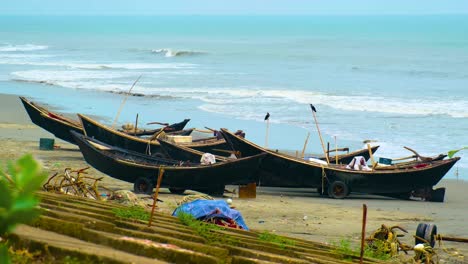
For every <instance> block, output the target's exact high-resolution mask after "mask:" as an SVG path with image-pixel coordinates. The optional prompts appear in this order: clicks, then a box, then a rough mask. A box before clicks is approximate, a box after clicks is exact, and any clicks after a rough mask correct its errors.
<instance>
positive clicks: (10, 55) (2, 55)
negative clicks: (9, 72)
mask: <svg viewBox="0 0 468 264" xmlns="http://www.w3.org/2000/svg"><path fill="white" fill-rule="evenodd" d="M51 57H54V55H48V54H17V53H0V58H1V59H23V60H30V59H44V58H51ZM0 63H1V62H0Z"/></svg>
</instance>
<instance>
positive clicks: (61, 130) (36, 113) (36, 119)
mask: <svg viewBox="0 0 468 264" xmlns="http://www.w3.org/2000/svg"><path fill="white" fill-rule="evenodd" d="M20 100H21V102H22V103H23V106H24V108H25V109H26V112H27V113H28V115H29V118H30V119H31V121H32V122H33V123H34V124H36V125H37V126H39V127H41V128H43V129H45V130H46V131H48V132H50V133H52V134H53V135H54V136H55V137H57V138H60V139H62V140H64V141H67V142H69V143H72V144H76V143H75V140H74V139H73V138H72V136H71V135H70V131H75V132H78V133H82V134H83V133H84V130H83V127H82V125H81V123H80V122H79V121H76V120H73V119H70V118H67V117H64V116H63V115H60V114H57V113H54V112H51V111H49V110H48V109H46V108H44V107H42V106H39V105H37V104H36V103H34V102H32V101H30V100H28V99H26V98H25V97H22V96H20ZM188 121H190V119H185V120H184V121H182V122H179V123H175V124H172V125H168V126H167V127H165V128H159V129H155V130H145V131H146V132H147V133H150V132H151V131H154V132H155V133H156V132H159V131H161V130H162V129H164V131H166V128H168V129H167V133H168V134H172V135H190V133H192V131H193V128H192V129H186V130H181V129H179V128H182V129H183V127H185V125H186V124H187V122H188ZM153 134H154V133H153Z"/></svg>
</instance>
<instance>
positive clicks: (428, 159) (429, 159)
mask: <svg viewBox="0 0 468 264" xmlns="http://www.w3.org/2000/svg"><path fill="white" fill-rule="evenodd" d="M404 148H405V149H407V150H409V151H411V152H413V153H414V155H416V157H418V158H419V159H420V160H421V161H432V160H433V158H431V157H424V156H421V155H419V153H417V152H416V151H415V150H414V149H411V148H409V147H406V146H404Z"/></svg>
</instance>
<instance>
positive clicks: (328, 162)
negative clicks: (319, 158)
mask: <svg viewBox="0 0 468 264" xmlns="http://www.w3.org/2000/svg"><path fill="white" fill-rule="evenodd" d="M310 106H311V107H313V106H312V105H310ZM314 109H315V108H312V115H313V116H314V120H315V126H317V131H318V134H319V137H320V143H322V149H323V154H325V158H326V159H327V164H330V160H329V159H328V155H327V151H326V150H325V145H324V144H323V139H322V134H321V133H320V128H319V125H318V122H317V117H316V116H315V111H314Z"/></svg>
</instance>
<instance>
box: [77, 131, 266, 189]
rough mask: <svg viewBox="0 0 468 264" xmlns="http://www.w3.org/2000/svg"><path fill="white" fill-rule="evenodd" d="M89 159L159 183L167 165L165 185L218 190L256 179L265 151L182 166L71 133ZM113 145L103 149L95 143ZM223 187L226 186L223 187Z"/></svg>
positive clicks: (104, 168)
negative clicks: (207, 163)
mask: <svg viewBox="0 0 468 264" xmlns="http://www.w3.org/2000/svg"><path fill="white" fill-rule="evenodd" d="M72 134H73V136H74V138H75V140H76V142H77V144H78V146H79V148H80V150H81V152H82V154H83V157H84V158H85V160H86V162H87V163H89V164H90V165H91V166H93V167H94V168H96V169H97V170H99V171H101V172H103V173H105V174H107V175H109V176H111V177H113V178H116V179H119V180H123V181H126V182H131V183H134V182H135V181H136V180H137V179H139V178H145V179H149V182H151V184H153V186H154V185H155V183H156V180H157V177H158V173H159V169H160V168H164V175H163V179H162V183H161V184H162V187H168V188H177V189H192V190H215V189H219V187H220V186H222V187H223V188H224V185H227V184H246V183H250V182H255V181H257V178H256V175H255V171H256V169H257V168H258V166H259V163H260V161H261V159H262V158H263V157H264V154H260V155H256V156H252V157H249V158H244V159H238V160H233V161H228V162H219V163H215V164H212V165H199V164H198V165H196V166H195V165H194V166H187V167H184V166H180V161H174V160H167V159H161V158H156V157H151V156H148V155H144V154H140V153H136V152H131V151H127V150H123V149H121V148H116V147H112V146H109V145H107V144H104V143H102V142H99V141H97V140H94V139H90V138H89V137H86V136H84V135H80V134H78V133H74V132H73V133H72ZM90 141H91V142H95V143H98V144H99V145H101V146H105V147H106V148H108V149H110V151H107V150H100V149H98V148H97V147H95V146H93V144H92V143H89V142H90ZM223 190H224V189H223Z"/></svg>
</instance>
